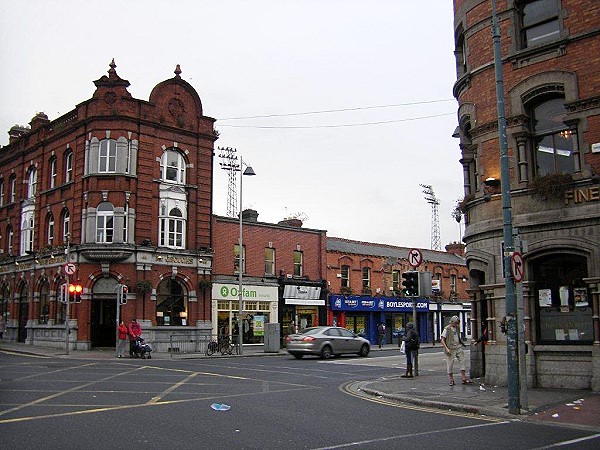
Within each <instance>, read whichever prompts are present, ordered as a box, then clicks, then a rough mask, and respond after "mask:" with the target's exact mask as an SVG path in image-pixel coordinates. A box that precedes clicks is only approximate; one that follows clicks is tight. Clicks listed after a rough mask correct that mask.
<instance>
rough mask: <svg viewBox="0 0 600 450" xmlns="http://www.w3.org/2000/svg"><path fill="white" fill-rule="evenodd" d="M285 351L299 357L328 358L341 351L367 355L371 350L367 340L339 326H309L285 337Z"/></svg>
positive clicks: (341, 352)
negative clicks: (316, 356)
mask: <svg viewBox="0 0 600 450" xmlns="http://www.w3.org/2000/svg"><path fill="white" fill-rule="evenodd" d="M286 346H287V351H288V353H289V354H290V355H293V356H294V357H295V358H297V359H300V358H302V357H303V356H304V355H318V356H320V357H321V358H324V359H328V358H331V357H332V356H334V355H341V354H343V353H356V354H357V355H360V356H367V355H368V354H369V352H370V351H371V345H370V344H369V341H368V340H366V339H365V338H363V337H360V336H358V335H357V334H354V333H352V332H351V331H348V330H346V329H345V328H341V327H310V328H307V329H305V330H304V331H302V333H297V334H290V335H289V336H287V338H286Z"/></svg>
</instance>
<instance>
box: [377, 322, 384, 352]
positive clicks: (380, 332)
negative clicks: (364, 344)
mask: <svg viewBox="0 0 600 450" xmlns="http://www.w3.org/2000/svg"><path fill="white" fill-rule="evenodd" d="M384 341H385V323H383V322H381V323H380V324H379V326H378V327H377V342H378V344H379V348H381V347H382V346H383V343H384Z"/></svg>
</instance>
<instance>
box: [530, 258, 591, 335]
mask: <svg viewBox="0 0 600 450" xmlns="http://www.w3.org/2000/svg"><path fill="white" fill-rule="evenodd" d="M532 266H533V278H534V280H535V282H536V290H535V295H536V298H535V303H536V307H537V308H536V309H537V311H538V314H539V316H538V321H537V322H538V323H537V325H538V330H539V338H540V343H546V344H579V343H585V344H591V343H592V341H593V325H592V301H591V298H590V297H589V293H588V290H587V288H586V285H585V283H584V281H583V279H584V278H586V277H587V261H586V259H585V258H584V257H581V256H575V255H564V254H560V255H552V256H548V257H545V258H542V259H539V260H535V261H534V262H533V263H532Z"/></svg>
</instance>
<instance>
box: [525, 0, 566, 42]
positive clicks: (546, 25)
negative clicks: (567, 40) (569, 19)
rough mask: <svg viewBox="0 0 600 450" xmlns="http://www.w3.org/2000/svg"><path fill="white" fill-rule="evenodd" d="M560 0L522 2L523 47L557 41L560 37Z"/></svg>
mask: <svg viewBox="0 0 600 450" xmlns="http://www.w3.org/2000/svg"><path fill="white" fill-rule="evenodd" d="M559 11H560V9H559V1H558V0H533V1H525V2H523V3H522V6H521V9H520V12H521V43H522V46H523V48H529V47H535V46H538V45H542V44H546V43H548V42H552V41H556V40H557V39H558V38H559V37H560V22H559V20H558V14H559Z"/></svg>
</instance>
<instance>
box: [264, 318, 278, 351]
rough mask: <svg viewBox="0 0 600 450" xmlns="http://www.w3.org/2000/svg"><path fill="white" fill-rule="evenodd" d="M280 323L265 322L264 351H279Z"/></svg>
mask: <svg viewBox="0 0 600 450" xmlns="http://www.w3.org/2000/svg"><path fill="white" fill-rule="evenodd" d="M279 333H280V325H279V324H278V323H266V324H265V353H279V341H280V336H279Z"/></svg>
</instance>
